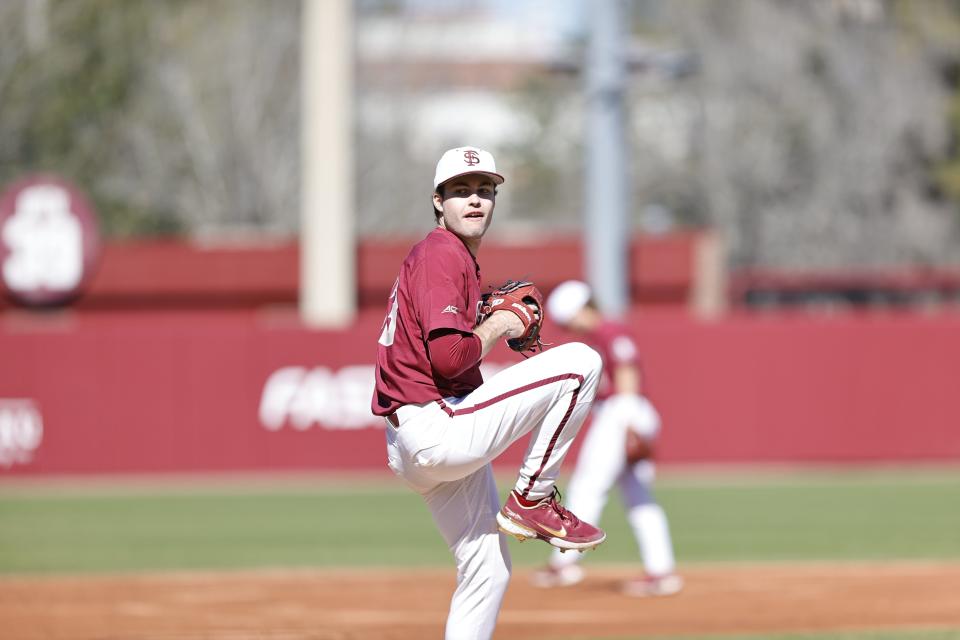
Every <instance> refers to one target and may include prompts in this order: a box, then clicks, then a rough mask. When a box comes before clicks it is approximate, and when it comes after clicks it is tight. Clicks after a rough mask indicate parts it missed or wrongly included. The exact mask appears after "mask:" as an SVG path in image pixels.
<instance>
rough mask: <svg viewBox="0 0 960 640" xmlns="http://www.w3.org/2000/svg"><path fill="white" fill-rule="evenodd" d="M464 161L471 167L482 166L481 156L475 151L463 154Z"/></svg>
mask: <svg viewBox="0 0 960 640" xmlns="http://www.w3.org/2000/svg"><path fill="white" fill-rule="evenodd" d="M463 161H464V162H466V163H467V164H468V165H470V166H471V167H472V166H473V165H475V164H480V154H479V153H477V152H476V151H474V150H473V149H471V150H469V151H464V152H463Z"/></svg>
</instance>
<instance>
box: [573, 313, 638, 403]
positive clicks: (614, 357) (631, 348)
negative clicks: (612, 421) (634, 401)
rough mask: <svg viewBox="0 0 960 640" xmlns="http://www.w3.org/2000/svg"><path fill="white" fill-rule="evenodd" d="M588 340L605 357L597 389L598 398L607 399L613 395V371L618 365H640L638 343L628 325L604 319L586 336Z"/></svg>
mask: <svg viewBox="0 0 960 640" xmlns="http://www.w3.org/2000/svg"><path fill="white" fill-rule="evenodd" d="M585 341H586V342H588V343H589V344H590V346H591V347H593V348H594V349H596V350H597V353H599V354H600V357H601V358H602V359H603V375H602V377H601V378H600V387H599V389H597V400H605V399H607V398H609V397H610V396H612V395H613V392H614V388H613V371H614V369H616V368H617V366H618V365H622V364H630V365H634V366H636V367H639V366H640V356H639V353H638V352H637V345H636V343H634V341H633V338H631V337H630V333H629V332H628V331H627V327H626V325H624V324H622V323H620V322H615V321H613V320H604V321H603V322H601V323H600V326H598V327H597V328H596V329H595V330H594V331H593V332H591V333H590V334H589V335H587V336H586V339H585Z"/></svg>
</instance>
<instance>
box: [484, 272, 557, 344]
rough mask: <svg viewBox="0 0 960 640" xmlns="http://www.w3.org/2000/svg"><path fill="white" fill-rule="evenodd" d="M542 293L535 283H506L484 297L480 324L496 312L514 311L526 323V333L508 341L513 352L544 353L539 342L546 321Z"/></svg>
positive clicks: (508, 281)
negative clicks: (542, 323) (544, 319)
mask: <svg viewBox="0 0 960 640" xmlns="http://www.w3.org/2000/svg"><path fill="white" fill-rule="evenodd" d="M541 309H543V294H542V293H540V290H539V289H537V287H536V285H534V284H533V283H532V282H518V281H516V280H507V281H506V282H505V283H503V284H502V285H500V286H499V287H497V288H496V289H494V290H493V291H491V292H490V293H485V294H483V295H482V296H481V302H480V322H483V321H484V320H486V319H487V318H489V317H490V316H491V315H493V313H494V312H496V311H511V312H513V313H514V314H515V315H516V316H517V317H518V318H520V321H521V322H522V323H523V333H522V334H520V336H519V337H516V338H510V339H508V340H507V346H509V347H510V348H511V349H513V350H514V351H517V352H519V353H521V354H522V353H523V352H524V351H532V352H537V351H543V346H544V345H543V342H541V341H540V324H541V322H543V313H542V311H541Z"/></svg>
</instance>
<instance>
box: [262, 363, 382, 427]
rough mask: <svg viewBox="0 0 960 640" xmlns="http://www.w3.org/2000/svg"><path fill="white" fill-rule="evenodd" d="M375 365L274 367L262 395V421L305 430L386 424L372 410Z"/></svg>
mask: <svg viewBox="0 0 960 640" xmlns="http://www.w3.org/2000/svg"><path fill="white" fill-rule="evenodd" d="M373 376H374V367H373V365H355V366H349V367H343V368H342V369H339V370H337V371H333V370H331V369H329V368H327V367H313V368H308V367H283V368H282V369H277V370H276V371H274V372H273V373H272V374H271V375H270V377H269V378H267V382H266V384H265V385H264V386H263V393H262V394H261V396H260V424H262V425H263V426H264V428H266V429H268V430H270V431H279V430H280V429H282V428H283V427H284V426H285V425H289V426H290V427H292V428H294V429H296V430H298V431H305V430H307V429H310V428H311V427H314V426H323V427H324V428H326V429H364V428H367V427H382V426H383V418H380V417H377V416H375V415H373V414H372V413H371V412H370V399H371V398H372V397H373V384H374V383H373Z"/></svg>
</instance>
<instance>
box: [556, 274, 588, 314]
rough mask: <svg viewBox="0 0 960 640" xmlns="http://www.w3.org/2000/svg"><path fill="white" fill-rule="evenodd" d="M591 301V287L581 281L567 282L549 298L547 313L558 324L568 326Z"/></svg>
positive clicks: (559, 286)
mask: <svg viewBox="0 0 960 640" xmlns="http://www.w3.org/2000/svg"><path fill="white" fill-rule="evenodd" d="M589 301H590V286H589V285H588V284H587V283H586V282H580V281H579V280H567V281H566V282H562V283H560V284H559V285H557V288H556V289H554V290H553V291H552V292H551V293H550V297H549V298H547V313H549V314H550V317H551V318H552V319H553V321H554V322H556V323H557V324H567V323H569V322H570V320H572V319H573V316H575V315H577V313H578V312H579V311H580V310H581V309H583V307H584V306H586V304H587V302H589Z"/></svg>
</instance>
